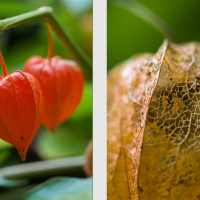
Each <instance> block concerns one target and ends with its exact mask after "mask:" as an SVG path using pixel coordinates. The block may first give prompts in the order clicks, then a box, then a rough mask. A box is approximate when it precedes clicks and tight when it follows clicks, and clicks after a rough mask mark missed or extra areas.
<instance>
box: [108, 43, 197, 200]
mask: <svg viewBox="0 0 200 200" xmlns="http://www.w3.org/2000/svg"><path fill="white" fill-rule="evenodd" d="M107 87H108V88H107V93H108V97H107V98H108V115H107V120H108V130H107V134H108V135H107V197H108V199H131V200H132V199H133V200H137V199H140V200H149V199H156V200H157V199H170V200H171V199H173V200H180V199H181V200H188V199H200V170H199V169H200V101H199V100H200V96H199V92H200V44H199V43H196V42H192V43H187V44H182V45H177V44H172V43H169V42H168V41H165V42H164V43H163V45H162V46H161V48H160V49H159V50H158V52H157V53H156V54H155V55H151V54H144V55H141V56H137V57H133V58H131V59H129V60H128V61H127V62H125V63H122V64H121V65H119V66H117V67H116V68H114V70H112V71H111V73H110V74H109V76H108V85H107Z"/></svg>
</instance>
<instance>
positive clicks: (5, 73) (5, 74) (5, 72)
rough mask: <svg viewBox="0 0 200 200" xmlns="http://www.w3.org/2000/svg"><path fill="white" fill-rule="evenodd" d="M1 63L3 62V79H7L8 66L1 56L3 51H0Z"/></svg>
mask: <svg viewBox="0 0 200 200" xmlns="http://www.w3.org/2000/svg"><path fill="white" fill-rule="evenodd" d="M0 62H1V66H2V69H3V77H6V76H7V75H8V72H7V69H6V64H5V62H4V59H3V56H2V54H1V51H0Z"/></svg>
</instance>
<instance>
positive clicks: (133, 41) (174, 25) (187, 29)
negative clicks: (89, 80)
mask: <svg viewBox="0 0 200 200" xmlns="http://www.w3.org/2000/svg"><path fill="white" fill-rule="evenodd" d="M129 1H133V0H129ZM124 2H125V1H124ZM137 2H139V3H141V4H142V5H144V6H146V7H147V8H148V9H150V10H151V11H153V12H154V13H155V14H156V15H157V16H158V17H160V18H162V19H163V20H164V21H165V22H166V23H167V24H168V25H169V26H170V27H171V29H172V30H173V31H174V33H175V35H176V37H177V38H178V40H179V42H181V43H185V42H191V41H200V26H199V19H200V12H199V8H200V1H199V0H191V1H190V0H162V1H161V0H138V1H137ZM121 3H123V0H121ZM141 14H142V13H141ZM164 39H165V36H163V35H162V34H161V33H160V32H159V31H157V30H156V29H155V28H154V27H153V26H152V25H150V24H149V23H148V22H146V21H144V20H143V19H141V18H140V17H138V16H136V15H134V14H132V13H130V12H128V11H127V10H125V9H122V8H120V7H118V6H116V5H114V4H113V3H112V2H111V1H109V0H108V5H107V64H108V66H107V67H108V70H110V69H111V68H112V67H114V66H115V65H116V64H118V63H119V62H121V61H124V60H126V59H128V58H129V57H131V56H132V55H134V54H138V53H144V52H152V53H155V52H156V51H157V50H158V48H159V47H160V46H161V44H162V43H163V41H164Z"/></svg>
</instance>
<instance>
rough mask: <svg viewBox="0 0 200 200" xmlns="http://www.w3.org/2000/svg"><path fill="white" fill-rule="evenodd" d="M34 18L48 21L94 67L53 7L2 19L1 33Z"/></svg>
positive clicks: (88, 65) (63, 40) (74, 51)
mask: <svg viewBox="0 0 200 200" xmlns="http://www.w3.org/2000/svg"><path fill="white" fill-rule="evenodd" d="M34 20H43V21H45V22H48V23H49V24H50V25H51V26H52V28H53V29H54V31H55V32H56V34H57V35H58V37H59V38H60V40H61V41H62V42H63V43H64V44H65V45H66V46H67V47H68V48H69V50H70V51H71V52H72V53H73V54H74V55H75V56H76V57H77V59H78V60H79V61H80V62H81V63H83V64H84V65H85V66H87V67H88V68H92V61H91V59H90V58H89V57H88V56H87V55H86V54H85V52H84V51H83V50H82V49H81V48H80V47H79V46H78V45H77V44H76V43H75V42H74V41H73V40H72V38H71V37H70V36H69V35H68V33H67V32H66V31H64V29H63V28H62V26H61V25H60V24H59V22H58V20H57V19H56V17H55V16H54V14H53V10H52V8H51V7H41V8H38V9H37V10H35V11H31V12H28V13H25V14H21V15H18V16H15V17H11V18H7V19H3V20H0V34H3V32H4V31H5V30H7V29H10V28H13V27H15V26H19V25H21V24H25V23H28V22H31V21H34Z"/></svg>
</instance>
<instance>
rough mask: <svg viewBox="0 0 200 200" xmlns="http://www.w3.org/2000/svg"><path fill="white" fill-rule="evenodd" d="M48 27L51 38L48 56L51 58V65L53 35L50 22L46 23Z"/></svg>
mask: <svg viewBox="0 0 200 200" xmlns="http://www.w3.org/2000/svg"><path fill="white" fill-rule="evenodd" d="M46 27H47V33H48V38H49V47H48V49H49V50H48V58H49V65H51V59H52V57H53V37H52V31H51V26H50V25H49V23H46Z"/></svg>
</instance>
